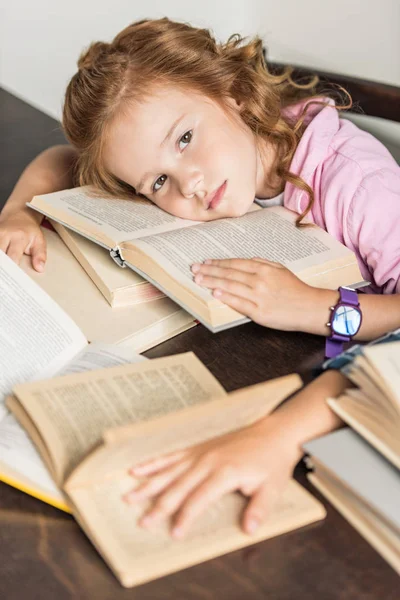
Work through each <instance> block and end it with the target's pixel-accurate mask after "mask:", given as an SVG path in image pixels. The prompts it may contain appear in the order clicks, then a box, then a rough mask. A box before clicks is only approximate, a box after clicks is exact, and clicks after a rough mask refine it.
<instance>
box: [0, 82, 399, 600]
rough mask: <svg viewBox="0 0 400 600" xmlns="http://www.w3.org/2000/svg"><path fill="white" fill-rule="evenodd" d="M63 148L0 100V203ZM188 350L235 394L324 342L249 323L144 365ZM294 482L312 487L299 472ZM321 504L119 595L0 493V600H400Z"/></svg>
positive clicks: (31, 510) (33, 508)
mask: <svg viewBox="0 0 400 600" xmlns="http://www.w3.org/2000/svg"><path fill="white" fill-rule="evenodd" d="M62 140H63V136H62V133H61V131H60V128H59V125H58V124H57V123H56V122H55V121H54V120H52V119H50V118H48V117H46V116H45V115H43V114H42V113H40V112H39V111H37V110H35V109H33V108H31V107H29V106H28V105H27V104H25V103H23V102H21V101H20V100H17V99H16V98H14V97H12V96H11V95H10V94H8V93H6V92H4V91H1V90H0V199H1V200H0V202H4V201H5V200H6V198H7V196H8V195H9V193H10V191H11V189H12V186H13V185H14V183H15V181H16V180H17V177H18V175H19V174H20V172H21V171H22V169H23V168H24V166H25V165H26V164H27V163H28V162H29V160H31V158H33V157H34V156H35V155H36V154H37V153H38V152H40V151H41V150H43V149H44V148H46V147H48V146H50V145H52V144H55V143H59V142H61V141H62ZM0 206H1V204H0ZM188 350H193V351H194V352H195V353H196V354H197V355H198V356H199V358H200V359H201V360H202V361H203V362H204V363H205V364H206V365H207V367H208V368H209V369H210V370H211V371H212V372H213V373H214V375H216V377H218V379H219V380H220V381H221V383H222V384H223V385H224V386H225V387H226V389H228V390H233V389H237V388H239V387H242V386H245V385H250V384H253V383H256V382H259V381H263V380H265V379H269V378H272V377H276V376H279V375H285V374H287V373H290V372H292V371H307V370H308V369H309V368H310V367H311V366H312V365H313V364H315V363H317V362H318V361H320V360H321V358H322V353H323V341H322V340H321V339H320V338H316V337H314V336H311V335H304V334H297V333H284V332H275V331H271V330H268V329H265V328H262V327H259V326H257V325H255V324H252V323H251V324H248V325H245V326H242V327H239V328H236V329H233V330H230V331H226V332H222V333H219V334H216V335H212V334H210V333H209V332H208V331H207V330H205V329H204V328H203V327H201V326H198V327H196V328H195V329H193V330H191V331H188V332H186V333H184V334H182V335H180V336H178V337H177V338H175V339H172V340H170V341H169V342H166V343H165V344H162V345H160V346H158V347H157V348H154V349H153V350H151V351H149V352H147V353H146V355H147V356H149V357H155V356H162V355H166V354H173V353H177V352H183V351H188ZM296 477H297V479H298V480H299V481H301V482H302V483H303V484H304V485H306V486H308V484H307V482H306V480H305V476H304V472H303V470H302V467H301V466H299V468H298V472H297V474H296ZM318 497H319V496H318ZM322 501H323V502H324V504H325V505H326V506H327V508H328V517H327V519H326V521H324V522H323V523H320V524H317V525H315V526H310V527H307V528H305V529H302V530H298V531H294V532H292V533H290V534H287V535H284V536H281V537H279V538H276V539H273V540H269V541H266V542H263V543H260V544H257V545H255V546H251V547H249V548H246V549H243V550H239V551H236V552H232V553H231V554H228V555H226V556H223V557H221V558H218V559H215V560H212V561H209V562H206V563H204V564H202V565H198V566H196V567H192V568H190V569H186V570H184V571H182V572H180V573H176V574H174V575H170V576H168V577H165V578H163V579H160V580H158V581H154V582H152V583H149V584H146V585H143V586H140V587H138V588H135V589H132V590H124V589H123V588H122V587H120V585H119V584H118V583H117V581H116V579H115V578H114V577H113V575H112V574H111V572H110V571H109V569H108V568H107V567H106V566H105V564H104V563H103V561H102V560H101V558H100V557H99V555H98V554H97V552H96V551H95V550H94V549H93V547H92V546H91V544H90V542H89V541H88V540H87V538H86V537H85V536H84V534H83V533H82V532H81V531H80V529H79V527H78V526H77V525H76V523H75V522H74V520H73V519H72V517H70V516H68V515H65V514H63V513H61V512H59V511H57V510H56V509H53V508H52V507H50V506H47V505H45V504H43V503H41V502H40V501H38V500H35V499H34V498H31V497H29V496H26V495H25V494H23V493H21V492H19V491H17V490H14V489H13V488H11V487H8V486H6V485H4V484H2V483H0V598H1V599H2V600H3V599H4V600H22V599H24V600H26V599H27V598H29V600H70V599H77V598H78V599H83V600H92V599H93V600H120V599H121V600H122V599H124V598H130V599H137V600H139V599H140V600H177V599H178V600H181V599H182V600H212V599H218V600H220V599H224V600H225V598H226V599H229V600H245V599H246V600H247V599H248V600H262V599H263V600H264V599H266V598H268V599H271V600H272V599H273V600H294V599H296V600H297V599H299V600H300V599H301V600H308V599H310V600H314V599H320V598H321V599H323V600H361V599H363V600H376V599H377V598H382V599H385V600H395V599H397V598H398V590H399V579H398V577H397V575H396V574H395V573H394V571H392V570H391V569H390V568H389V567H388V565H387V564H386V563H385V562H384V561H383V560H382V559H381V558H380V556H379V555H378V554H377V553H376V552H374V551H373V550H372V548H371V547H370V546H369V545H368V544H367V543H366V542H365V541H364V540H363V539H362V538H361V537H360V536H359V535H358V534H357V533H356V532H355V531H354V530H353V529H352V528H351V527H350V526H349V525H348V524H347V523H346V521H344V520H343V519H342V518H341V517H340V516H339V515H338V513H337V512H336V511H335V510H334V509H333V508H331V507H330V506H329V505H328V504H327V503H326V502H325V500H324V499H322Z"/></svg>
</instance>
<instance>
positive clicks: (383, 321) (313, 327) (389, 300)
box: [302, 257, 400, 341]
mask: <svg viewBox="0 0 400 600" xmlns="http://www.w3.org/2000/svg"><path fill="white" fill-rule="evenodd" d="M399 260H400V257H399ZM311 296H312V294H311V295H310V304H309V306H310V310H309V312H308V311H307V312H306V313H305V314H304V315H303V322H304V325H303V327H302V331H306V332H308V333H315V334H317V335H324V336H329V335H330V328H329V327H327V325H326V323H328V322H329V318H330V310H329V307H331V306H334V305H335V304H336V303H337V302H338V300H339V292H337V291H332V290H317V291H316V292H315V293H314V296H313V298H314V300H312V299H311ZM358 299H359V301H360V307H361V310H362V315H363V319H362V323H361V327H360V330H359V332H358V333H357V335H355V336H354V339H357V340H360V341H368V340H373V339H375V338H377V337H380V336H381V335H383V334H385V333H387V332H388V331H393V330H394V329H397V328H398V327H400V294H387V295H384V294H362V293H360V294H358Z"/></svg>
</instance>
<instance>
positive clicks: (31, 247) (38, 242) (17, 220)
mask: <svg viewBox="0 0 400 600" xmlns="http://www.w3.org/2000/svg"><path fill="white" fill-rule="evenodd" d="M41 218H42V217H40V219H41ZM0 250H2V251H3V252H5V253H6V254H8V256H9V257H10V258H11V259H12V260H13V261H14V262H16V263H17V264H19V262H20V260H21V257H22V255H23V254H28V255H30V256H31V261H32V266H33V268H34V269H35V270H36V271H39V272H42V271H43V270H44V265H45V262H46V241H45V238H44V236H43V233H42V231H41V229H40V224H39V222H38V217H37V216H36V215H33V214H32V215H31V214H28V213H27V212H26V210H24V209H21V210H20V211H18V212H14V213H12V214H0Z"/></svg>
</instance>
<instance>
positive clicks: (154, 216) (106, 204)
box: [32, 187, 197, 244]
mask: <svg viewBox="0 0 400 600" xmlns="http://www.w3.org/2000/svg"><path fill="white" fill-rule="evenodd" d="M36 198H37V200H36ZM32 205H33V206H37V207H38V208H40V210H43V211H44V212H45V213H46V214H47V215H50V216H53V217H54V218H55V219H56V220H62V222H64V223H65V224H67V225H68V224H69V223H70V222H71V220H72V221H73V222H74V224H75V225H76V224H77V223H79V224H80V225H82V229H83V230H84V231H90V230H92V231H96V232H100V233H102V234H105V235H106V236H107V237H108V238H110V239H113V240H114V241H115V242H116V243H117V244H118V243H120V242H123V241H124V240H130V239H131V240H134V239H138V238H140V237H142V236H144V235H155V234H157V233H160V232H163V231H171V230H173V229H178V228H181V227H190V226H191V225H193V224H196V223H197V221H189V220H187V219H179V218H178V217H174V216H173V215H170V214H169V213H167V212H165V211H163V210H161V209H160V208H158V207H157V206H155V205H154V204H152V203H151V202H150V201H148V200H143V199H140V198H137V199H132V200H123V199H121V198H101V197H95V196H93V195H91V194H90V188H88V187H81V188H74V189H71V190H63V191H62V192H54V193H52V194H45V195H43V196H37V197H35V198H34V200H33V203H32ZM103 237H104V236H103Z"/></svg>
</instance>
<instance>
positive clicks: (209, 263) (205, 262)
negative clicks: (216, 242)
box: [203, 258, 212, 265]
mask: <svg viewBox="0 0 400 600" xmlns="http://www.w3.org/2000/svg"><path fill="white" fill-rule="evenodd" d="M211 263H212V260H211V258H207V259H206V260H205V261H204V262H203V264H204V265H211Z"/></svg>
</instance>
